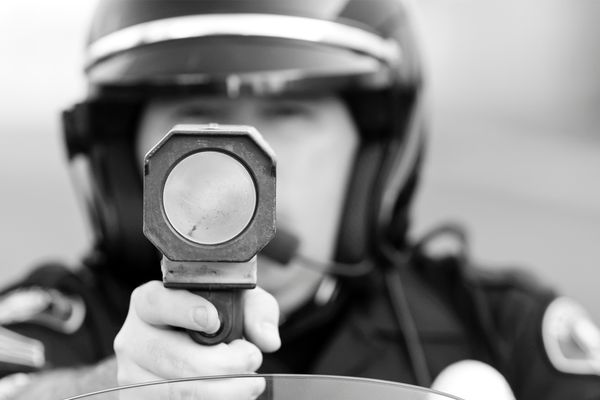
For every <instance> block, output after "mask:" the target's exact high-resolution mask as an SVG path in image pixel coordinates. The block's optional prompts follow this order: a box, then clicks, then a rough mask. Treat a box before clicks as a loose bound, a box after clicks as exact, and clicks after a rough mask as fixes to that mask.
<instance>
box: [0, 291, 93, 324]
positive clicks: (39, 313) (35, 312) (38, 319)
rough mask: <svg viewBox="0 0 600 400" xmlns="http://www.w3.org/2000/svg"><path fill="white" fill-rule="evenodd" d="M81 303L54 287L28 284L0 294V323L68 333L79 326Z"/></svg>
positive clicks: (81, 313) (82, 317) (81, 317)
mask: <svg viewBox="0 0 600 400" xmlns="http://www.w3.org/2000/svg"><path fill="white" fill-rule="evenodd" d="M84 318H85V304H84V303H83V300H82V299H81V298H79V297H75V296H68V295H66V294H64V293H61V292H59V291H58V290H56V289H48V288H42V287H37V286H34V287H29V288H22V289H17V290H14V291H12V292H9V293H7V294H5V295H3V296H2V297H0V325H12V324H19V323H24V322H26V323H32V324H37V325H42V326H45V327H48V328H50V329H52V330H55V331H57V332H62V333H66V334H70V333H73V332H75V331H76V330H78V329H79V328H80V327H81V324H82V323H83V320H84Z"/></svg>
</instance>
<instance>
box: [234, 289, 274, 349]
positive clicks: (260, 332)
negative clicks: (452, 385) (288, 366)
mask: <svg viewBox="0 0 600 400" xmlns="http://www.w3.org/2000/svg"><path fill="white" fill-rule="evenodd" d="M243 301H244V332H245V334H246V337H247V338H248V340H250V341H251V342H252V343H254V344H256V345H257V346H258V347H259V348H260V349H261V350H262V351H264V352H267V353H269V352H273V351H275V350H277V349H279V347H280V346H281V339H280V337H279V305H278V304H277V300H275V298H274V297H273V296H272V295H270V294H269V293H267V292H266V291H265V290H263V289H262V288H260V287H257V288H256V289H253V290H246V291H245V292H244V300H243Z"/></svg>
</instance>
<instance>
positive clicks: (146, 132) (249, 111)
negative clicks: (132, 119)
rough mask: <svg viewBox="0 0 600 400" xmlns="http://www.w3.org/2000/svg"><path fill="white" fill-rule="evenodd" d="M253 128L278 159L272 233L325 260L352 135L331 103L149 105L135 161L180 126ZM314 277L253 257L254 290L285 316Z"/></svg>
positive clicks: (204, 100) (168, 101)
mask: <svg viewBox="0 0 600 400" xmlns="http://www.w3.org/2000/svg"><path fill="white" fill-rule="evenodd" d="M211 122H216V123H220V124H238V125H252V126H254V127H256V128H257V129H258V130H259V131H260V132H261V134H262V135H263V137H264V138H265V139H266V140H267V142H269V144H270V145H271V147H272V148H273V150H274V151H275V153H276V155H277V221H278V226H283V227H285V228H286V229H287V230H289V231H291V232H293V233H294V234H296V235H297V236H298V237H299V239H300V240H301V244H300V250H299V252H300V253H301V254H303V255H305V256H308V257H311V258H313V259H316V260H320V261H327V260H330V259H331V257H332V252H333V249H334V245H335V238H336V235H337V227H338V224H339V218H340V214H341V209H342V205H343V199H344V195H345V189H346V183H347V180H348V177H349V171H350V169H351V168H350V167H351V161H352V157H353V155H354V152H355V150H356V147H357V143H358V133H357V131H356V128H355V126H354V123H353V121H352V119H351V116H350V114H349V112H348V110H347V108H346V107H345V105H344V103H343V102H342V101H341V100H340V99H339V98H337V97H335V96H322V97H276V98H238V99H228V98H225V97H204V96H202V97H187V98H164V99H156V100H154V101H151V102H150V103H149V105H148V106H147V108H146V110H145V112H144V114H143V116H142V121H141V126H140V132H139V135H138V142H137V156H138V158H139V160H140V163H141V160H143V157H144V154H145V153H146V152H147V151H148V150H149V149H150V148H151V147H152V146H154V144H156V143H157V142H158V141H159V140H160V139H161V138H162V137H163V136H164V134H165V133H166V132H167V131H168V130H169V129H170V128H172V127H173V125H175V124H178V123H211ZM320 277H321V276H320V274H318V273H315V272H314V271H311V270H309V269H307V268H305V267H303V266H302V265H301V264H300V263H299V262H298V261H294V262H292V265H288V266H286V267H281V266H278V265H277V264H275V263H274V262H272V261H271V260H269V259H266V258H264V257H262V258H259V270H258V280H259V285H261V286H262V287H263V288H265V289H266V290H268V291H269V292H271V293H272V294H273V295H274V296H275V297H276V298H277V299H278V301H279V302H280V306H281V309H282V312H283V313H284V314H285V313H286V312H289V311H291V310H292V309H293V308H295V307H297V306H298V305H300V304H301V303H302V301H304V300H306V299H307V298H308V297H310V296H311V294H312V293H313V291H314V289H315V288H316V286H317V284H318V283H319V281H320Z"/></svg>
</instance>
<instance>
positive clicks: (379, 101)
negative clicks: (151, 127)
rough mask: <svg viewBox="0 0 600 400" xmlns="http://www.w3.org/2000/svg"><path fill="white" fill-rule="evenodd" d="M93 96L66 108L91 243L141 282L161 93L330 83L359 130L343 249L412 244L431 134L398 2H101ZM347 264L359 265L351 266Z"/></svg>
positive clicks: (349, 258) (147, 272) (151, 265)
mask: <svg viewBox="0 0 600 400" xmlns="http://www.w3.org/2000/svg"><path fill="white" fill-rule="evenodd" d="M85 73H86V79H87V82H88V94H87V97H86V98H85V99H84V100H83V101H82V102H81V103H78V104H76V105H75V106H73V107H72V108H71V109H70V110H67V111H65V113H64V132H65V142H66V146H67V153H68V157H69V160H70V164H71V166H72V169H73V171H74V172H75V174H76V175H77V177H78V178H77V181H78V182H80V184H79V187H80V191H81V192H82V193H83V194H84V197H85V199H86V204H87V209H88V210H89V215H90V217H91V225H92V226H93V228H94V237H95V244H94V249H95V252H94V254H96V255H101V256H102V257H103V258H104V259H105V262H104V264H105V265H106V268H109V269H110V270H111V272H112V273H114V274H115V275H117V276H119V277H120V278H121V279H124V280H126V281H128V282H131V283H132V284H139V283H141V282H144V281H146V280H148V279H152V278H157V277H158V276H159V273H160V271H159V268H157V267H156V262H157V259H158V258H157V253H156V250H155V249H154V248H153V246H152V245H150V244H149V242H148V241H147V240H146V238H145V237H144V235H143V233H142V183H141V176H140V172H139V168H140V166H138V165H136V161H135V157H134V151H133V143H134V135H135V132H136V130H137V125H138V120H139V118H140V114H141V111H142V110H143V107H144V104H145V102H147V101H148V99H150V98H152V97H153V96H158V95H165V94H190V93H204V94H208V93H220V94H226V95H228V96H239V95H245V94H250V95H254V96H262V95H270V94H280V93H288V92H289V93H294V92H306V93H310V92H319V91H327V92H332V91H333V92H335V93H338V94H339V95H340V96H341V98H342V99H343V100H344V101H345V102H346V104H347V105H348V107H349V109H350V111H351V114H352V116H353V118H354V120H355V123H356V125H357V127H358V130H359V132H360V136H361V137H360V144H359V150H358V151H357V154H356V156H355V159H354V163H353V171H352V174H351V179H350V182H349V184H348V188H347V195H346V199H345V205H344V210H343V213H342V218H341V222H340V226H339V229H338V232H339V233H338V238H337V248H336V251H335V259H334V260H331V261H332V262H337V263H344V264H356V263H359V262H361V261H362V260H364V259H366V258H368V257H372V256H376V255H377V254H378V253H379V252H380V249H381V246H382V244H383V243H387V244H390V243H391V244H393V245H394V246H396V247H402V246H404V245H405V244H406V234H407V233H406V232H407V227H408V209H409V206H410V202H411V198H412V193H413V192H414V187H415V185H416V182H417V175H418V166H419V159H420V154H421V148H422V143H423V126H422V113H421V111H420V92H421V90H420V89H421V86H422V82H421V81H422V79H421V68H420V64H419V56H418V53H417V49H416V44H415V40H414V38H413V34H412V28H411V24H410V19H409V15H408V14H407V10H406V7H405V5H404V4H403V3H402V2H401V1H399V0H244V1H241V0H102V1H101V2H100V4H99V6H98V8H97V10H96V13H95V15H94V18H93V22H92V27H91V31H90V35H89V41H88V45H87V53H86V66H85ZM348 267H349V268H351V266H348Z"/></svg>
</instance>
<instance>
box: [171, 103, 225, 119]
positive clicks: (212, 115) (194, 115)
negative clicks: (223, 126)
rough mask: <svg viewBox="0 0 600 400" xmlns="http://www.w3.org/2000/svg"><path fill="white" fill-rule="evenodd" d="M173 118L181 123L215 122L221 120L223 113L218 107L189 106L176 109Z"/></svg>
mask: <svg viewBox="0 0 600 400" xmlns="http://www.w3.org/2000/svg"><path fill="white" fill-rule="evenodd" d="M173 116H174V117H175V118H176V119H178V120H181V121H205V122H209V121H217V120H219V119H222V117H223V112H222V110H221V109H220V108H219V107H213V106H210V105H189V106H185V107H181V108H178V109H177V110H175V112H174V113H173Z"/></svg>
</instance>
